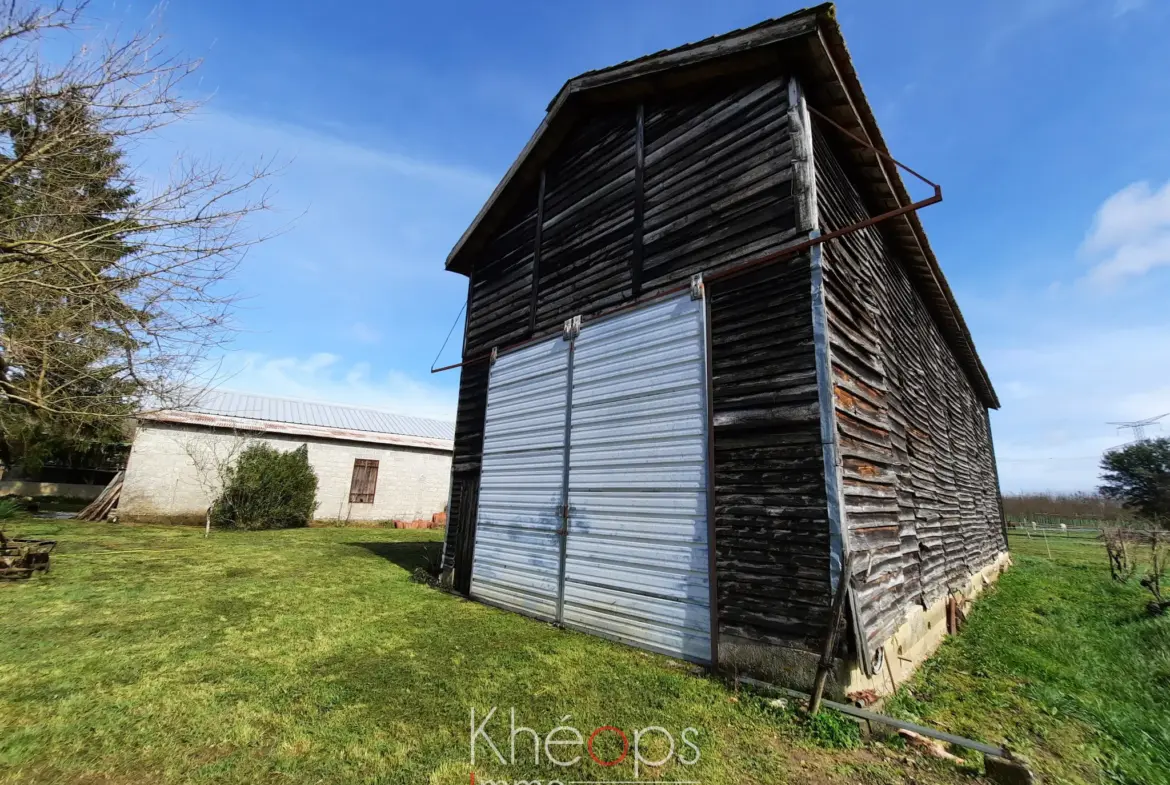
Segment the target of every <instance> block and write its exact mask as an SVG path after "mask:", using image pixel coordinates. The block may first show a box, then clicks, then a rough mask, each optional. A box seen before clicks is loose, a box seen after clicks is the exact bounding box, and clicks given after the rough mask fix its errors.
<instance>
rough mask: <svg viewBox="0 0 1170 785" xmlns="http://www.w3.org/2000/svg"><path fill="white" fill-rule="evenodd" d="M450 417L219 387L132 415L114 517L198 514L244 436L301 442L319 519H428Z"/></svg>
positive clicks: (440, 496) (443, 483) (171, 518)
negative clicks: (171, 407) (176, 406)
mask: <svg viewBox="0 0 1170 785" xmlns="http://www.w3.org/2000/svg"><path fill="white" fill-rule="evenodd" d="M454 430H455V426H454V423H451V422H444V421H441V420H431V419H427V418H423V417H409V416H404V415H400V414H392V413H390V412H385V411H380V410H377V409H365V408H359V407H355V406H341V405H337V404H326V403H313V402H309V401H300V400H293V399H288V398H272V397H267V396H259V395H250V394H245V393H236V392H228V391H222V390H217V391H213V392H209V393H206V394H204V395H203V396H201V397H200V399H199V402H198V404H197V405H195V406H189V407H185V408H184V410H183V411H158V412H152V413H150V414H146V415H143V416H142V417H140V418H139V420H138V425H137V429H136V433H135V437H134V444H133V447H132V448H131V450H130V457H129V460H128V461H127V464H126V476H125V481H124V485H123V487H122V495H121V499H120V501H119V503H118V510H119V515H120V517H121V518H122V519H124V520H126V519H137V520H144V521H163V522H173V523H184V522H189V523H197V522H202V521H203V520H204V517H205V515H206V512H207V508H208V506H209V505H210V503H211V501H212V499H213V498H214V496H215V494H216V493H217V492H218V490H219V480H218V474H219V467H221V466H223V465H224V464H225V463H226V462H230V461H231V460H232V458H233V457H234V456H235V455H237V454H238V453H239V451H240V450H241V449H243V448H244V447H245V446H246V445H247V444H248V443H250V442H257V441H259V442H265V443H267V444H270V445H272V446H273V447H275V448H277V449H279V450H293V449H296V448H298V447H300V446H301V445H302V444H304V445H308V450H309V462H310V464H311V465H312V467H313V470H314V471H315V472H316V473H317V481H318V486H317V513H316V516H315V517H316V518H317V519H318V520H339V521H389V520H407V521H410V520H415V519H419V518H425V519H430V518H431V516H432V515H433V514H434V513H437V512H441V511H443V509H444V508H445V506H446V504H447V491H448V481H449V477H450V471H451V450H452V446H453V438H454Z"/></svg>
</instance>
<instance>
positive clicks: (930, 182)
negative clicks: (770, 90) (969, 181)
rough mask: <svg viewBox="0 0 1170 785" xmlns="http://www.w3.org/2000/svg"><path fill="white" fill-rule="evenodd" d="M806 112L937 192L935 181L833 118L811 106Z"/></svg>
mask: <svg viewBox="0 0 1170 785" xmlns="http://www.w3.org/2000/svg"><path fill="white" fill-rule="evenodd" d="M806 105H807V104H806ZM808 111H809V112H811V113H812V114H815V115H816V116H817V117H819V118H821V119H822V120H824V121H825V122H826V123H828V124H829V125H831V126H833V127H834V128H836V129H837V130H838V131H840V132H841V133H843V134H845V135H846V136H848V137H849V138H850V139H852V140H853V141H855V142H857V143H858V144H860V145H862V146H863V147H865V148H866V149H868V150H871V151H873V152H874V153H875V154H876V155H878V156H879V157H881V158H885V159H886V160H887V161H889V162H890V163H892V164H893V165H894V166H896V167H898V168H899V169H904V170H905V171H907V172H909V173H910V174H912V175H914V176H915V177H917V178H918V179H919V180H921V181H922V182H924V183H926V184H927V185H929V186H930V187H931V188H934V189H935V190H938V187H939V185H938V183H936V182H935V181H933V180H931V179H929V178H927V177H924V176H923V175H921V174H919V173H918V172H916V171H914V170H913V169H911V168H910V167H909V166H907V165H906V164H904V163H902V162H901V161H899V160H898V159H897V158H895V157H894V156H892V155H890V154H889V153H887V152H885V151H884V150H879V149H878V148H876V147H874V146H873V145H872V144H870V143H869V142H867V141H866V140H864V139H862V138H861V137H860V136H858V135H857V134H855V133H853V132H852V131H849V130H848V129H846V128H845V127H844V126H842V125H840V124H838V123H837V122H836V121H835V120H833V118H831V117H829V116H828V115H826V114H825V113H823V112H819V111H817V110H816V109H814V108H813V107H812V106H809V107H808ZM860 119H861V118H858V120H859V121H860Z"/></svg>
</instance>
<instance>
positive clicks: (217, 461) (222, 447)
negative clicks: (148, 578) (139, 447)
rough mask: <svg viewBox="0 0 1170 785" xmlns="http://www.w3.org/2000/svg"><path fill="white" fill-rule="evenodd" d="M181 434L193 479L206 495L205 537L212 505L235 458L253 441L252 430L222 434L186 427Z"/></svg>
mask: <svg viewBox="0 0 1170 785" xmlns="http://www.w3.org/2000/svg"><path fill="white" fill-rule="evenodd" d="M201 436H202V437H203V438H200V437H201ZM182 437H183V438H181V443H182V447H183V452H184V453H185V454H186V456H187V458H188V459H189V460H190V461H191V464H192V465H193V466H194V467H195V481H196V482H197V483H198V484H199V487H200V489H201V490H202V491H203V493H204V495H205V496H206V497H207V515H206V519H205V520H204V531H203V536H204V537H207V536H209V535H210V534H211V508H212V507H213V506H214V505H215V500H216V498H217V497H218V496H219V494H220V493H221V492H222V491H223V489H224V486H225V484H226V483H227V480H228V477H229V474H230V472H231V469H232V466H234V465H235V462H236V459H237V458H238V457H239V456H240V453H241V452H243V451H244V448H245V447H247V446H248V445H249V444H251V443H252V441H253V439H254V438H255V434H243V433H241V432H239V431H236V430H233V431H232V433H231V436H230V437H226V436H225V437H221V436H220V435H219V434H218V433H212V434H206V433H203V432H200V431H188V432H184V433H183V434H182ZM176 438H180V437H176Z"/></svg>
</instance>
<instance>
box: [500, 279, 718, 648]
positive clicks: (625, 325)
mask: <svg viewBox="0 0 1170 785" xmlns="http://www.w3.org/2000/svg"><path fill="white" fill-rule="evenodd" d="M704 319H705V316H704V307H703V302H702V300H693V299H691V298H690V296H689V295H683V296H681V297H676V298H671V299H669V300H665V301H661V302H658V303H654V304H652V305H649V306H646V307H644V308H640V309H638V310H634V311H630V312H628V313H623V314H620V315H618V316H614V317H610V318H608V319H604V320H600V321H598V322H593V323H589V324H587V325H586V326H585V327H584V328H583V329H582V330H581V333H580V335H579V336H578V337H577V339H576V343H575V348H574V351H573V359H572V364H573V369H572V385H573V394H572V399H571V404H570V412H571V415H570V417H571V419H570V437H569V475H568V477H569V496H568V501H569V525H568V536H567V542H566V551H565V554H566V555H565V585H564V607H563V620H564V624H565V626H567V627H574V628H577V629H581V630H585V631H588V632H592V633H596V634H598V635H603V636H605V637H609V638H614V639H616V640H620V641H623V642H626V643H630V644H633V645H635V646H640V647H642V648H646V649H651V650H653V651H658V652H662V653H664V654H669V655H672V656H675V657H682V658H685V659H689V660H695V661H699V662H709V661H710V659H711V611H710V594H711V587H710V582H709V562H708V553H707V400H706V393H707V369H706V328H705V324H704ZM485 492H486V491H485Z"/></svg>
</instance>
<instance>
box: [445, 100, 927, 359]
mask: <svg viewBox="0 0 1170 785" xmlns="http://www.w3.org/2000/svg"><path fill="white" fill-rule="evenodd" d="M808 110H809V112H811V113H812V114H815V115H816V116H817V117H819V118H820V119H822V120H824V121H825V122H827V123H829V124H830V125H832V126H833V127H834V128H836V129H837V130H839V131H841V132H842V133H843V134H845V135H846V136H848V137H849V138H850V139H852V140H854V141H855V142H857V143H858V144H860V145H862V146H864V147H865V148H866V149H868V150H872V151H873V152H874V153H875V154H877V155H878V156H880V157H882V158H884V159H886V160H888V161H890V162H891V163H893V164H894V165H895V166H898V167H901V168H902V169H905V170H906V171H907V172H909V173H910V174H912V175H914V176H915V177H917V178H918V179H919V180H921V181H922V182H924V183H926V184H927V185H929V186H931V187H932V188H933V189H934V193H933V194H932V195H931V196H928V197H927V198H925V199H921V200H919V201H917V202H912V203H911V204H908V205H904V206H902V207H898V208H896V209H894V210H889V211H888V212H884V213H882V214H881V215H875V216H873V217H871V218H866V219H865V220H864V221H858V222H857V223H855V224H851V225H849V226H846V227H844V228H841V229H836V230H834V231H832V232H828V233H826V234H822V235H819V236H817V237H810V238H809V239H807V240H804V241H802V242H799V243H797V244H795V245H789V246H786V247H784V248H781V249H779V250H777V251H772V252H771V253H767V254H764V255H763V256H758V257H756V258H755V259H749V260H748V261H746V262H741V263H739V264H735V265H732V266H730V267H726V268H724V269H722V270H716V271H714V272H710V273H704V275H703V277H704V280H705V281H707V282H711V281H718V280H722V279H724V278H730V277H732V276H735V275H742V274H743V273H746V272H749V271H751V270H754V269H756V268H758V267H762V266H764V265H768V264H772V263H773V262H778V261H780V260H782V259H787V258H789V257H792V256H796V255H797V254H800V253H803V252H804V251H807V250H808V249H810V248H814V247H816V246H818V245H823V244H824V243H827V242H828V241H829V240H835V239H837V238H839V237H845V236H846V235H850V234H853V233H854V232H859V231H861V230H862V229H868V228H869V227H871V226H875V225H877V224H879V223H882V222H883V221H888V220H890V219H891V218H897V217H898V216H901V215H906V214H908V213H913V212H916V211H918V210H921V209H922V208H923V207H929V206H930V205H932V204H938V203H939V202H941V201H942V200H943V196H942V186H940V185H939V184H938V183H936V182H934V181H933V180H929V179H927V178H926V177H923V176H922V175H921V174H919V173H918V172H916V171H914V170H913V169H911V168H910V167H909V166H907V165H906V164H904V163H902V162H901V161H899V160H898V159H896V158H894V157H893V156H892V155H890V154H889V153H886V152H883V151H882V150H879V149H878V148H876V147H874V146H873V145H872V144H870V143H869V142H868V141H866V140H864V139H862V138H861V137H859V136H856V135H855V134H853V133H851V132H850V131H847V130H846V129H845V128H842V127H841V126H840V125H838V124H837V123H836V122H834V121H833V120H831V119H830V118H829V117H827V116H825V115H824V114H822V113H821V112H819V111H817V110H816V109H814V108H813V107H812V106H811V105H810V106H808ZM688 286H689V284H684V285H681V286H677V287H671V288H669V289H665V290H663V291H660V292H656V293H654V295H653V296H651V297H647V298H644V299H641V300H638V299H635V300H634V301H633V302H630V303H627V304H624V305H622V306H619V307H617V308H614V309H612V310H608V311H600V312H598V313H594V314H589V315H588V318H589V319H596V318H599V317H601V316H609V315H611V314H614V313H619V312H621V311H624V310H626V309H628V308H634V307H637V306H640V305H644V304H645V303H647V302H649V301H652V300H655V299H659V298H662V297H666V296H668V295H671V294H674V293H676V292H679V291H682V290H683V289H686V288H687V287H688ZM469 316H470V313H469ZM544 337H547V336H541V337H540V338H536V337H535V336H534V337H532V338H529V339H527V340H524V341H520V342H519V343H514V344H509V345H508V346H504V347H498V349H499V351H511V350H512V349H518V348H520V347H522V346H525V345H527V344H529V343H532V342H533V341H535V340H542V339H543V338H544ZM441 353H442V350H440V354H441ZM490 356H491V353H490V352H485V353H483V354H480V355H477V356H475V357H471V358H468V359H466V360H464V361H463V362H460V363H454V364H453V365H445V366H443V367H442V368H434V367H432V368H431V373H441V372H442V371H450V370H453V369H455V368H462V367H463V366H464V365H470V364H472V363H476V362H482V361H483V360H486V359H488V357H490Z"/></svg>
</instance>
